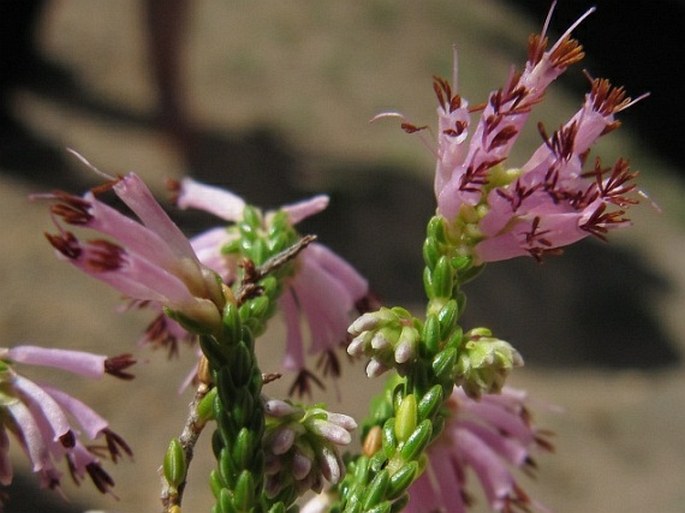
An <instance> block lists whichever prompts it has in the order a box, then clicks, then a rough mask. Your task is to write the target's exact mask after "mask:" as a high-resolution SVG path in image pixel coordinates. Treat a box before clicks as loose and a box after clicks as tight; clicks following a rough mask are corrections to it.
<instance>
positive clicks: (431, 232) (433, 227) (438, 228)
mask: <svg viewBox="0 0 685 513" xmlns="http://www.w3.org/2000/svg"><path fill="white" fill-rule="evenodd" d="M426 232H427V234H428V237H430V238H433V239H435V240H437V241H438V242H440V243H441V244H445V243H446V242H447V235H446V234H445V222H444V219H443V218H442V217H438V216H433V217H431V219H430V221H428V227H427V229H426Z"/></svg>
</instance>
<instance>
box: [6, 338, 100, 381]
mask: <svg viewBox="0 0 685 513" xmlns="http://www.w3.org/2000/svg"><path fill="white" fill-rule="evenodd" d="M0 358H2V359H9V360H12V361H14V362H18V363H25V364H28V365H40V366H43V367H54V368H56V369H61V370H65V371H67V372H71V373H73V374H79V375H81V376H85V377H87V378H101V377H102V376H104V374H105V361H106V360H107V357H106V356H103V355H96V354H92V353H87V352H85V351H71V350H68V349H56V348H53V347H39V346H28V345H21V346H14V347H10V348H8V349H0Z"/></svg>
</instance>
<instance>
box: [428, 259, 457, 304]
mask: <svg viewBox="0 0 685 513" xmlns="http://www.w3.org/2000/svg"><path fill="white" fill-rule="evenodd" d="M432 274H433V293H434V297H439V298H448V297H452V288H453V287H454V271H453V268H452V264H450V260H449V258H447V257H446V256H442V257H440V258H439V259H438V263H437V264H435V268H434V269H433V273H432Z"/></svg>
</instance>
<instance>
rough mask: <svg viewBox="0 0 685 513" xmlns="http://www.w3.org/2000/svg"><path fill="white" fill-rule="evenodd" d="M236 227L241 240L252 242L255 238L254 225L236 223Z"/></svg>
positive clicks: (255, 229)
mask: <svg viewBox="0 0 685 513" xmlns="http://www.w3.org/2000/svg"><path fill="white" fill-rule="evenodd" d="M237 226H238V230H239V231H240V236H241V237H242V238H244V239H247V240H249V241H254V240H255V239H256V238H257V228H256V226H255V225H254V224H251V223H248V222H245V221H243V222H241V223H238V225H237Z"/></svg>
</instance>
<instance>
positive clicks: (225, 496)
mask: <svg viewBox="0 0 685 513" xmlns="http://www.w3.org/2000/svg"><path fill="white" fill-rule="evenodd" d="M216 505H217V506H218V508H219V511H220V512H221V513H238V511H237V510H236V509H235V507H234V506H233V500H232V497H231V492H230V491H228V489H226V488H222V489H221V491H220V492H219V498H218V499H217V501H216Z"/></svg>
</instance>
